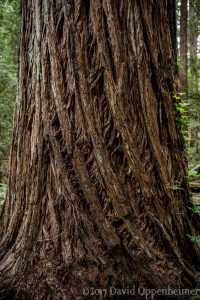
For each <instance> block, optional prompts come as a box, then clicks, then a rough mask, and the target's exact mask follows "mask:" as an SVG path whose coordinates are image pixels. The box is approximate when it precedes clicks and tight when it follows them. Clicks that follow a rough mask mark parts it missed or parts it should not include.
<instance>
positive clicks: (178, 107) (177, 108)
mask: <svg viewBox="0 0 200 300" xmlns="http://www.w3.org/2000/svg"><path fill="white" fill-rule="evenodd" d="M183 95H184V93H178V94H176V93H172V99H173V106H174V114H175V121H176V126H177V130H178V131H179V132H180V133H181V134H182V136H183V139H184V140H185V141H188V129H187V127H188V115H187V110H186V109H185V107H186V106H187V104H186V103H185V102H181V98H182V96H183Z"/></svg>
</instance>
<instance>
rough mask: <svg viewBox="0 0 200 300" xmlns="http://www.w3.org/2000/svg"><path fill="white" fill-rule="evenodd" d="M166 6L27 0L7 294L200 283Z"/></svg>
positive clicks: (40, 295) (6, 220) (3, 248)
mask: <svg viewBox="0 0 200 300" xmlns="http://www.w3.org/2000/svg"><path fill="white" fill-rule="evenodd" d="M167 7H168V6H167V1H165V0H152V1H146V0H134V1H131V0H124V1H121V0H115V1H113V0H112V1H111V0H90V1H81V0H76V1H74V0H68V1H65V0H57V1H52V0H43V1H41V0H23V1H22V8H21V42H20V57H19V87H18V101H17V105H16V112H15V126H14V132H13V142H12V150H11V158H10V171H9V174H10V175H9V184H8V192H7V199H6V201H5V204H4V207H3V210H2V215H1V221H0V223H1V227H0V233H1V243H0V293H1V294H0V295H1V298H2V299H12V297H13V299H17V297H19V298H20V299H53V300H54V299H88V297H85V298H84V295H83V294H82V288H84V287H100V288H106V287H108V286H118V287H119V288H120V287H125V286H127V285H130V284H135V285H137V286H139V285H144V286H147V287H154V288H161V287H166V286H168V285H172V286H178V285H180V286H181V287H197V285H198V277H199V276H198V274H199V273H198V272H199V257H200V256H199V247H198V245H197V244H195V243H192V242H191V241H190V240H189V239H188V238H187V236H186V234H190V235H196V232H195V229H194V228H195V227H196V229H198V226H197V225H198V224H197V222H198V219H196V220H195V222H196V223H195V222H194V219H191V216H190V213H189V212H188V210H187V206H188V205H189V204H190V201H189V193H188V187H187V179H186V172H185V159H184V153H183V143H182V139H181V136H180V134H179V132H178V131H177V127H176V123H175V121H174V109H173V103H172V102H173V99H172V98H171V92H173V80H174V70H175V68H176V66H175V63H174V55H173V49H172V48H173V46H172V42H171V33H170V27H171V26H170V22H169V16H168V10H167ZM177 186H178V188H174V187H177ZM93 299H96V298H93ZM98 299H100V298H98ZM115 299H117V298H115ZM129 299H131V297H130V298H129ZM134 299H136V298H134ZM162 299H164V297H163V296H162ZM182 299H183V298H182Z"/></svg>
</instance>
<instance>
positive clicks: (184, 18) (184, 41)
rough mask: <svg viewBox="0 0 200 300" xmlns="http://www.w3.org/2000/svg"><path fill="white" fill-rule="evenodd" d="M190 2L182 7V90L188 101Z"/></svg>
mask: <svg viewBox="0 0 200 300" xmlns="http://www.w3.org/2000/svg"><path fill="white" fill-rule="evenodd" d="M187 29H188V0H181V7H180V62H181V66H180V83H181V90H182V92H183V93H185V96H184V98H185V99H187V93H188V87H187V70H188V53H187V52H188V44H187V43H188V30H187Z"/></svg>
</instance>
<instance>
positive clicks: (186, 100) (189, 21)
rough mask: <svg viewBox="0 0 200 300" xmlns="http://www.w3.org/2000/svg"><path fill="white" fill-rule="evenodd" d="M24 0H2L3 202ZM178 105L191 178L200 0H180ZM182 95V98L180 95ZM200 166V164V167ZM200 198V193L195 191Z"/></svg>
mask: <svg viewBox="0 0 200 300" xmlns="http://www.w3.org/2000/svg"><path fill="white" fill-rule="evenodd" d="M19 22H20V1H19V0H0V40H1V43H0V202H2V201H3V200H4V198H5V192H6V180H7V165H8V158H9V151H10V144H11V138H12V125H13V112H14V107H15V102H16V95H17V69H18V67H17V66H18V41H19ZM177 37H178V38H177V50H178V51H177V63H178V67H179V74H180V80H179V81H178V82H177V83H176V84H177V87H176V89H177V90H178V91H179V93H178V95H174V96H175V97H176V98H177V101H178V102H180V101H181V102H182V105H177V109H178V110H179V112H180V115H181V117H180V118H181V122H184V129H183V130H182V134H183V136H184V139H185V143H186V149H185V151H186V156H187V159H188V164H189V172H188V175H189V178H190V179H192V180H194V179H195V180H198V179H199V174H198V173H199V170H200V166H199V164H200V72H199V69H200V1H198V0H196V1H195V0H181V1H177ZM180 98H182V99H180ZM198 166H199V167H198ZM195 197H196V199H197V200H198V199H199V198H200V194H199V193H197V194H195Z"/></svg>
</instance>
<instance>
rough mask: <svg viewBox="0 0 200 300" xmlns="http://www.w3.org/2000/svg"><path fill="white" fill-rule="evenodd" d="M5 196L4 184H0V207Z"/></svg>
mask: <svg viewBox="0 0 200 300" xmlns="http://www.w3.org/2000/svg"><path fill="white" fill-rule="evenodd" d="M5 196H6V184H4V183H0V205H1V204H2V203H3V201H4V200H5Z"/></svg>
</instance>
